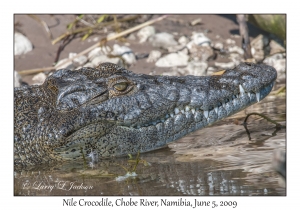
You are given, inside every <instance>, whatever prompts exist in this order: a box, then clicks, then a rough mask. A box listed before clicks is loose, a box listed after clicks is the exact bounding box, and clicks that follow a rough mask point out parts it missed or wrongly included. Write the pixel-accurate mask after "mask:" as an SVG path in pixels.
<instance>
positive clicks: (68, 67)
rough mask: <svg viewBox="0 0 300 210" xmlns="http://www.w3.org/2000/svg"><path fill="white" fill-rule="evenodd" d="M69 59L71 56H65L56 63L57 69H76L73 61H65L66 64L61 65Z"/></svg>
mask: <svg viewBox="0 0 300 210" xmlns="http://www.w3.org/2000/svg"><path fill="white" fill-rule="evenodd" d="M67 60H69V58H64V59H61V60H60V61H58V62H57V63H56V65H55V66H54V67H55V69H56V70H59V69H74V66H73V63H72V62H71V61H69V62H67V63H65V64H64V65H62V66H60V64H62V63H64V62H66V61H67Z"/></svg>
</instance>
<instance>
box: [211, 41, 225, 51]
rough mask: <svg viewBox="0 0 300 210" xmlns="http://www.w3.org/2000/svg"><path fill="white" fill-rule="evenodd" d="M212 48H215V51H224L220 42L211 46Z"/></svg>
mask: <svg viewBox="0 0 300 210" xmlns="http://www.w3.org/2000/svg"><path fill="white" fill-rule="evenodd" d="M213 47H214V48H216V49H217V50H222V49H224V45H223V43H222V42H216V43H214V44H213Z"/></svg>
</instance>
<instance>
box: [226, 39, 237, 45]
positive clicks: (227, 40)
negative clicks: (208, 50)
mask: <svg viewBox="0 0 300 210" xmlns="http://www.w3.org/2000/svg"><path fill="white" fill-rule="evenodd" d="M225 42H226V44H228V45H234V44H235V40H233V39H226V41H225Z"/></svg>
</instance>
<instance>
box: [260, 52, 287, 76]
mask: <svg viewBox="0 0 300 210" xmlns="http://www.w3.org/2000/svg"><path fill="white" fill-rule="evenodd" d="M263 63H265V64H267V65H270V66H273V67H274V68H275V69H276V70H277V80H279V81H282V80H284V79H285V78H286V75H285V74H286V58H285V56H284V54H282V53H278V54H274V55H272V56H269V57H267V58H265V59H264V61H263Z"/></svg>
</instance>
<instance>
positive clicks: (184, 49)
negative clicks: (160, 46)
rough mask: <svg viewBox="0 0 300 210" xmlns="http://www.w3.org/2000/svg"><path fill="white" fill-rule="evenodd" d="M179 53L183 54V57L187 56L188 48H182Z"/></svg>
mask: <svg viewBox="0 0 300 210" xmlns="http://www.w3.org/2000/svg"><path fill="white" fill-rule="evenodd" d="M179 52H181V53H183V54H185V55H188V54H189V50H188V48H186V47H185V48H183V49H182V50H180V51H179Z"/></svg>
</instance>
